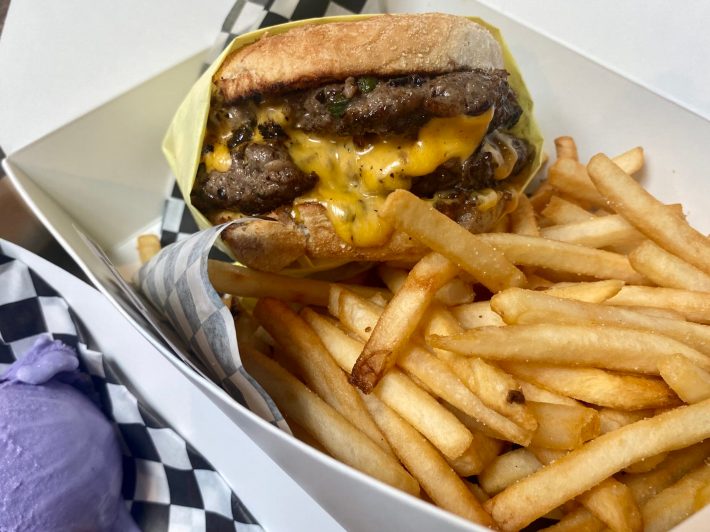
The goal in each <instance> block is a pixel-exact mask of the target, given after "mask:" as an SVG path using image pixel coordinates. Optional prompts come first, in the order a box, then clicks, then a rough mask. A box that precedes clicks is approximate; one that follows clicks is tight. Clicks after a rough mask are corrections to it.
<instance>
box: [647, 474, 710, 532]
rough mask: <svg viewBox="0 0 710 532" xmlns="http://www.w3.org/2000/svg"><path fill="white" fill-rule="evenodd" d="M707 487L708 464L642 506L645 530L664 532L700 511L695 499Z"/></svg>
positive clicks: (709, 483)
mask: <svg viewBox="0 0 710 532" xmlns="http://www.w3.org/2000/svg"><path fill="white" fill-rule="evenodd" d="M708 485H710V462H708V463H703V464H701V465H699V466H698V467H696V468H695V469H694V470H693V471H691V472H690V473H688V474H687V475H685V476H684V477H683V478H682V479H680V480H679V481H678V482H676V483H675V484H673V485H672V486H670V487H668V488H666V489H665V490H663V491H662V492H661V493H659V494H658V495H656V496H655V497H653V498H652V499H650V500H649V501H647V502H646V504H644V506H643V508H642V509H641V512H642V514H643V523H644V525H645V529H646V530H647V531H648V532H664V531H666V530H669V529H671V528H673V527H674V526H675V525H677V524H678V523H680V522H681V521H682V520H684V519H685V518H686V517H688V516H689V515H690V514H692V513H694V512H697V511H698V510H700V509H702V506H699V507H696V505H695V499H696V496H697V494H698V493H699V492H700V490H702V489H703V488H705V487H706V486H708Z"/></svg>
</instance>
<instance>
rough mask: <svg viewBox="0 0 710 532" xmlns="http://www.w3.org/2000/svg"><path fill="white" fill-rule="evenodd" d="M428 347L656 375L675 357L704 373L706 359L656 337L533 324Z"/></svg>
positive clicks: (476, 332)
mask: <svg viewBox="0 0 710 532" xmlns="http://www.w3.org/2000/svg"><path fill="white" fill-rule="evenodd" d="M427 343H428V344H429V345H431V346H432V347H436V348H440V349H447V350H449V351H454V352H456V353H459V354H462V355H466V356H478V357H481V358H484V359H486V360H505V361H511V362H512V361H515V362H538V363H548V364H560V365H565V366H588V367H598V368H602V369H611V370H618V371H630V372H634V373H646V374H649V375H658V362H660V360H661V359H662V358H663V357H665V356H667V355H668V354H672V353H679V354H681V355H684V356H686V357H687V358H688V359H690V360H691V361H693V362H694V363H696V364H697V365H699V366H700V367H701V368H703V369H710V358H709V357H707V356H705V355H703V354H702V353H700V352H698V351H696V350H695V349H692V348H691V347H688V346H687V345H685V344H681V343H680V342H678V341H677V340H673V339H672V338H668V337H666V336H661V335H658V334H654V333H650V332H645V331H635V330H633V329H626V328H621V327H612V326H608V325H566V324H564V325H563V324H548V323H542V324H535V325H508V326H506V327H480V328H478V329H471V330H469V331H466V332H465V333H462V334H457V335H453V336H437V335H432V336H429V337H428V338H427Z"/></svg>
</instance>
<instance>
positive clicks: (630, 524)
mask: <svg viewBox="0 0 710 532" xmlns="http://www.w3.org/2000/svg"><path fill="white" fill-rule="evenodd" d="M577 501H578V502H580V503H581V504H582V505H583V506H584V507H585V508H587V509H588V510H589V511H590V512H592V513H593V514H594V515H595V516H596V517H597V519H599V520H600V521H603V522H604V523H606V524H607V525H608V526H609V528H610V529H611V530H628V531H634V532H640V531H641V530H643V521H642V519H641V512H640V511H639V507H638V505H637V504H636V500H635V499H634V496H633V493H632V492H631V490H630V489H629V488H628V487H627V486H626V485H625V484H622V483H621V482H619V481H617V480H615V479H613V478H607V479H606V480H603V481H602V482H601V483H600V484H597V485H596V486H594V487H593V488H592V489H591V490H589V491H587V492H586V493H583V494H582V495H579V496H578V497H577Z"/></svg>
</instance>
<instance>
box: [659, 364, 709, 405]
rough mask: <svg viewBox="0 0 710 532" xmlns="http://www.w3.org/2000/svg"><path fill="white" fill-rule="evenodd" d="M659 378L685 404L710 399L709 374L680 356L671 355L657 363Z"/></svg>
mask: <svg viewBox="0 0 710 532" xmlns="http://www.w3.org/2000/svg"><path fill="white" fill-rule="evenodd" d="M658 370H659V371H660V372H661V377H663V380H664V381H666V382H667V383H668V386H670V387H671V388H672V389H673V391H674V392H675V393H677V394H678V397H680V398H681V399H683V401H685V402H686V403H699V402H700V401H704V400H705V399H708V398H710V373H709V372H707V371H705V370H704V369H701V368H699V367H698V366H696V365H695V364H693V363H692V362H691V361H690V360H688V359H687V358H685V357H684V356H682V355H671V356H669V357H666V358H664V359H663V360H661V361H660V362H659V363H658Z"/></svg>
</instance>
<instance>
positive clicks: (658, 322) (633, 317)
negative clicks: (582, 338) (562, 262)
mask: <svg viewBox="0 0 710 532" xmlns="http://www.w3.org/2000/svg"><path fill="white" fill-rule="evenodd" d="M491 308H492V309H493V310H494V311H496V312H497V313H498V314H500V315H501V317H502V318H503V320H504V321H505V322H506V323H508V324H524V323H560V324H562V323H569V324H579V325H582V324H592V323H593V324H599V325H613V326H620V327H628V328H630V329H636V330H639V331H648V332H655V333H657V334H662V335H664V336H667V337H669V338H673V339H675V340H677V341H679V342H682V343H685V344H686V345H688V346H690V347H692V348H694V349H696V350H698V351H700V352H701V353H704V354H706V355H710V327H707V326H705V325H699V324H697V323H689V322H686V321H680V320H676V319H668V318H660V317H656V316H649V315H647V314H641V313H638V312H635V311H633V310H628V309H625V308H619V307H611V306H608V305H600V304H597V303H587V302H584V301H574V300H571V299H561V298H559V297H553V296H549V295H547V294H546V293H541V292H535V291H533V290H523V289H521V288H510V289H508V290H504V291H503V292H500V293H498V294H496V295H495V296H493V298H492V299H491Z"/></svg>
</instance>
